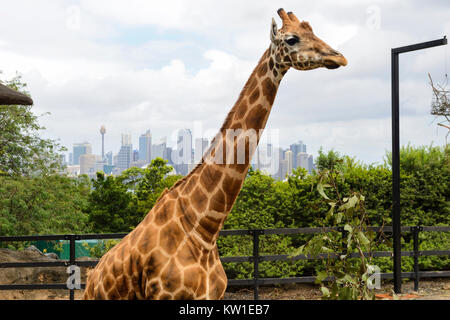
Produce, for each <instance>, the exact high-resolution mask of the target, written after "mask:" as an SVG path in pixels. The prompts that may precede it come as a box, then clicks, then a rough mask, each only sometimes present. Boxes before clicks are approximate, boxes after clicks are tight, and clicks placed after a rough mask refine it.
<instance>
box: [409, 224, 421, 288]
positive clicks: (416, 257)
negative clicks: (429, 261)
mask: <svg viewBox="0 0 450 320" xmlns="http://www.w3.org/2000/svg"><path fill="white" fill-rule="evenodd" d="M411 229H412V232H413V247H414V291H419V281H420V279H419V255H420V252H419V231H421V230H422V228H421V227H419V226H416V227H412V228H411Z"/></svg>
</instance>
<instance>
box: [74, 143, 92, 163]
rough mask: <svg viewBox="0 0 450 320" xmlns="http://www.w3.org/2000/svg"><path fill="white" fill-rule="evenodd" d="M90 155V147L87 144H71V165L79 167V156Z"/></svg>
mask: <svg viewBox="0 0 450 320" xmlns="http://www.w3.org/2000/svg"><path fill="white" fill-rule="evenodd" d="M91 153H92V146H91V144H90V143H89V142H82V143H74V144H73V164H74V165H79V164H80V156H81V155H82V154H91Z"/></svg>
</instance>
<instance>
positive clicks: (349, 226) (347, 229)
mask: <svg viewBox="0 0 450 320" xmlns="http://www.w3.org/2000/svg"><path fill="white" fill-rule="evenodd" d="M344 230H345V231H348V232H350V233H352V232H353V228H352V226H351V225H349V224H348V223H347V224H345V226H344Z"/></svg>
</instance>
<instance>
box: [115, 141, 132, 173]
mask: <svg viewBox="0 0 450 320" xmlns="http://www.w3.org/2000/svg"><path fill="white" fill-rule="evenodd" d="M132 161H133V145H132V144H131V135H130V134H126V133H123V134H122V146H121V147H120V151H119V153H118V155H117V167H118V168H119V169H120V170H121V171H123V170H126V169H128V168H129V167H130V164H131V162H132Z"/></svg>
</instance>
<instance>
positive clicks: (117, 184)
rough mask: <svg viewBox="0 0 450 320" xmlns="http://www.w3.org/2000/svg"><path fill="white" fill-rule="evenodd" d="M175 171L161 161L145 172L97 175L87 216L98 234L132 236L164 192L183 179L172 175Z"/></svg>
mask: <svg viewBox="0 0 450 320" xmlns="http://www.w3.org/2000/svg"><path fill="white" fill-rule="evenodd" d="M171 171H172V167H171V166H169V165H167V161H166V160H163V159H161V158H156V159H154V160H153V161H152V162H151V164H150V165H149V166H148V167H147V168H145V169H141V168H136V167H132V168H129V169H127V170H125V171H124V172H122V173H121V174H120V175H119V176H116V177H115V176H112V175H110V176H107V175H105V174H104V173H103V172H98V173H97V178H96V179H92V183H93V191H92V192H91V194H90V196H89V204H88V206H87V208H86V212H87V213H88V214H89V220H90V222H91V223H92V226H93V229H94V231H96V232H128V231H130V230H132V229H133V228H134V227H136V226H137V225H138V224H139V222H141V221H142V219H143V218H144V217H145V216H146V215H147V213H148V212H149V211H150V209H151V208H153V206H154V205H155V203H156V200H157V199H158V198H159V196H160V195H161V193H162V192H163V191H164V189H166V188H167V189H168V188H170V187H171V186H172V185H173V184H174V183H175V182H176V181H177V180H178V179H179V178H181V176H179V175H169V173H170V172H171Z"/></svg>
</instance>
